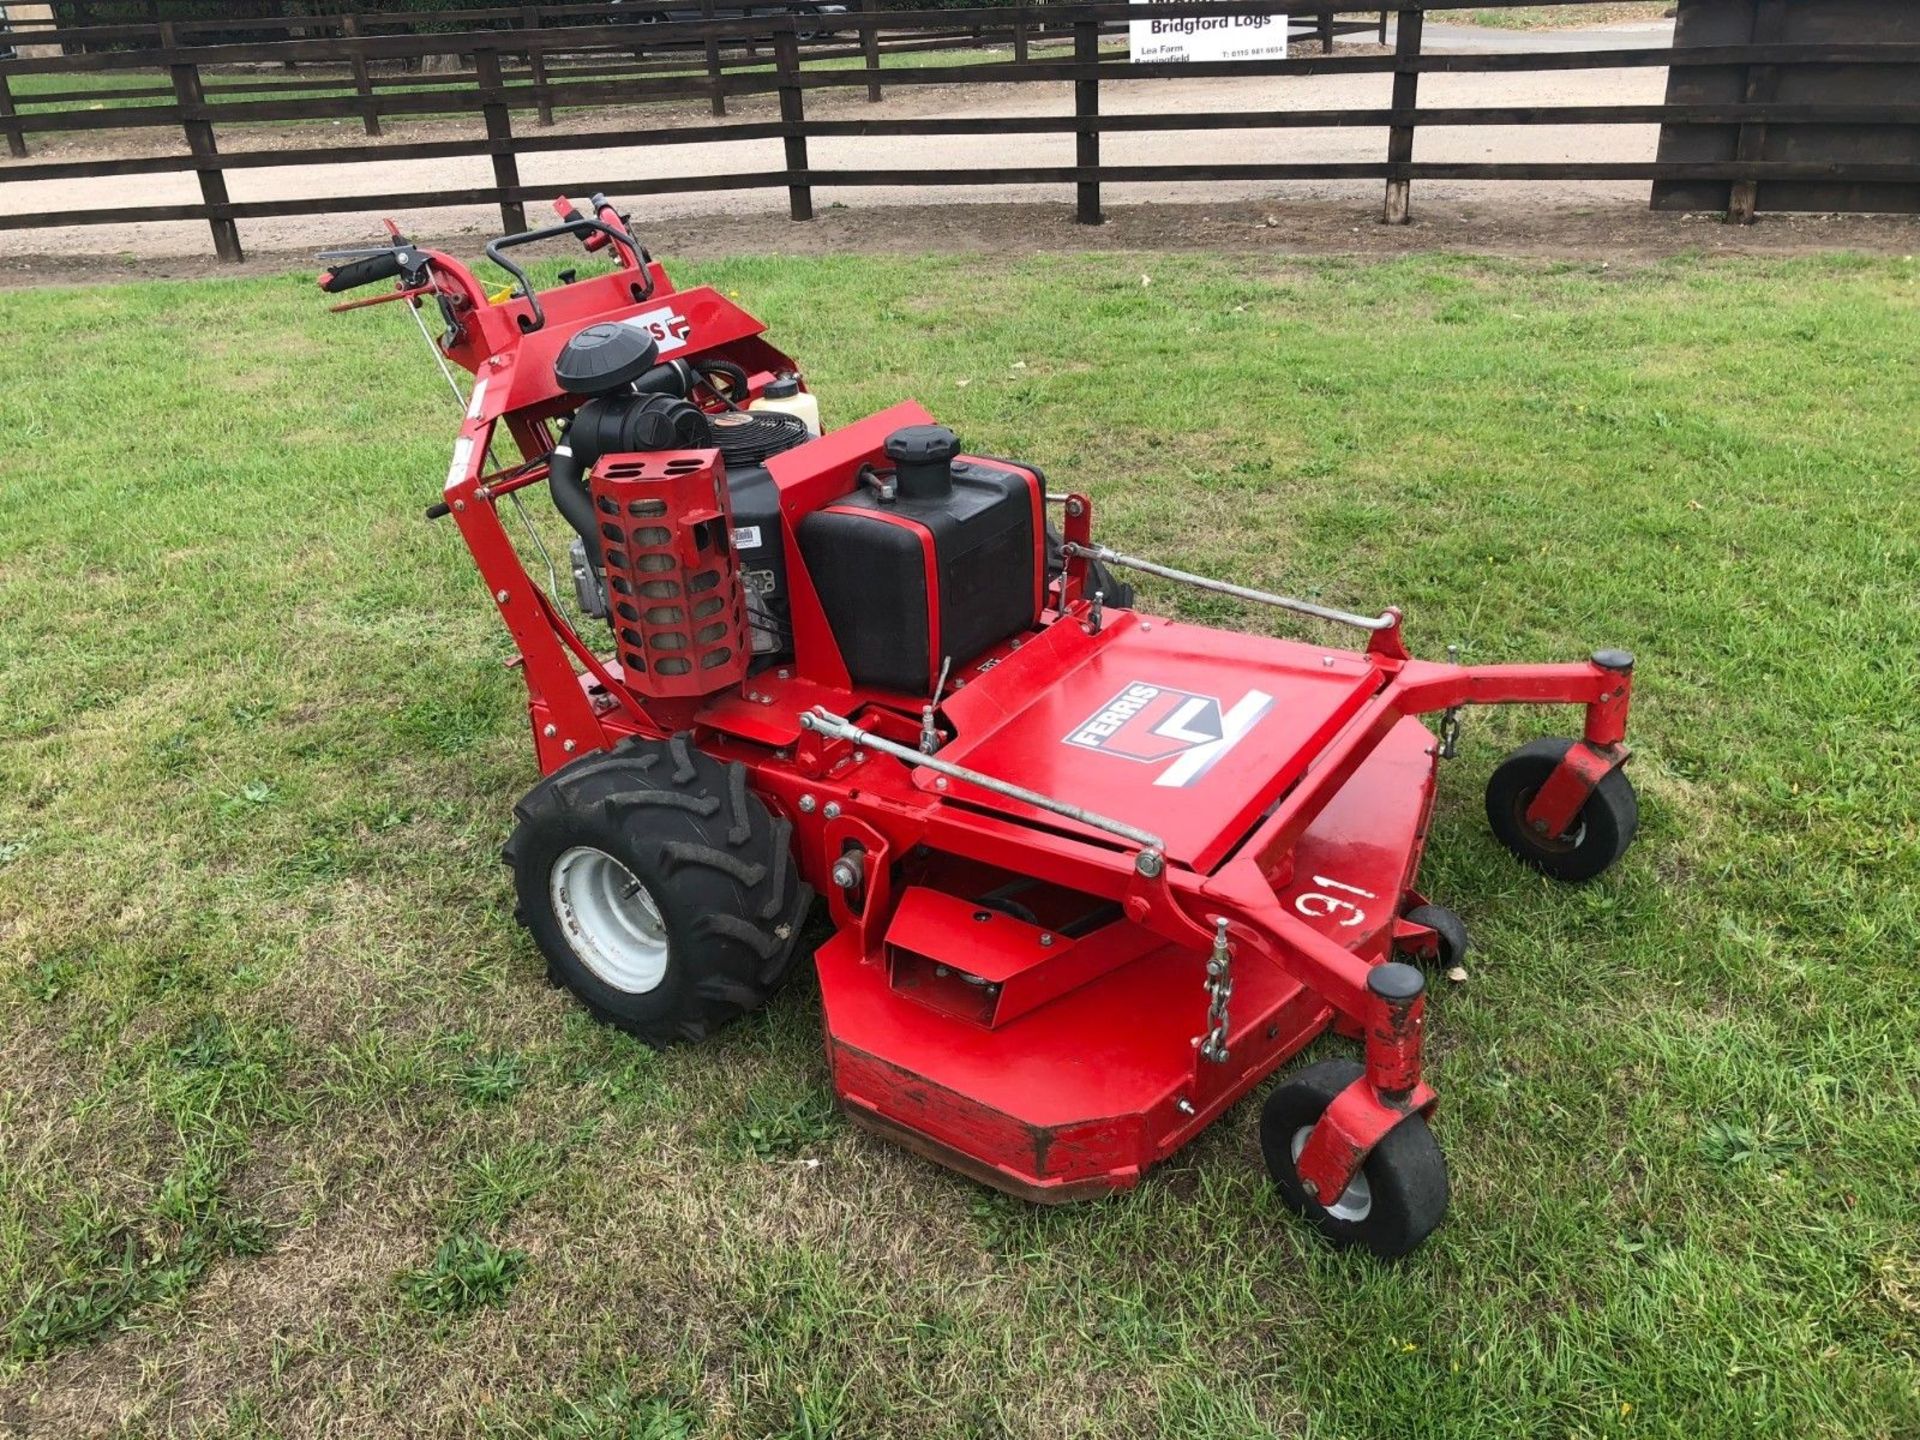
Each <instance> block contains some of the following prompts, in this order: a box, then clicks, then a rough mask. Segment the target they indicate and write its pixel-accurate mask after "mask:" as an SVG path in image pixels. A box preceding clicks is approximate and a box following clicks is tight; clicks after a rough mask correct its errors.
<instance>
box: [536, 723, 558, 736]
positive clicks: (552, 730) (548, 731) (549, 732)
mask: <svg viewBox="0 0 1920 1440" xmlns="http://www.w3.org/2000/svg"><path fill="white" fill-rule="evenodd" d="M540 733H541V734H542V735H544V736H546V737H547V739H549V740H551V739H552V738H553V737H554V736H556V735H558V734H559V733H560V727H559V726H558V725H549V726H547V727H546V728H545V729H543V730H542V731H541V732H540Z"/></svg>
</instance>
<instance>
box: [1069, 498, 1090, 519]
mask: <svg viewBox="0 0 1920 1440" xmlns="http://www.w3.org/2000/svg"><path fill="white" fill-rule="evenodd" d="M1067 513H1068V514H1069V515H1084V514H1086V513H1087V507H1086V506H1085V505H1084V504H1082V503H1081V502H1080V501H1078V500H1069V501H1067Z"/></svg>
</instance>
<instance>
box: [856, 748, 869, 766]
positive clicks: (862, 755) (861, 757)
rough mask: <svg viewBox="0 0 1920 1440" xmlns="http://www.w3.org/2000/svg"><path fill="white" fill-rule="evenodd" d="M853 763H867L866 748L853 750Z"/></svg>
mask: <svg viewBox="0 0 1920 1440" xmlns="http://www.w3.org/2000/svg"><path fill="white" fill-rule="evenodd" d="M853 763H854V764H856V765H864V764H866V763H867V752H866V751H864V750H856V751H854V752H853Z"/></svg>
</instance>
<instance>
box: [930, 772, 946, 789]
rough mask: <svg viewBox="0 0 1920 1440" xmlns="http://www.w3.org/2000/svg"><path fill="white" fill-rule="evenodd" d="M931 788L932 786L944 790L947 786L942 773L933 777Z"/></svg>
mask: <svg viewBox="0 0 1920 1440" xmlns="http://www.w3.org/2000/svg"><path fill="white" fill-rule="evenodd" d="M933 788H934V789H936V790H944V789H946V788H947V777H946V776H944V775H940V776H936V777H935V778H934V782H933Z"/></svg>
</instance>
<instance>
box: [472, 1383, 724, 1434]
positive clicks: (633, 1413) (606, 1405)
mask: <svg viewBox="0 0 1920 1440" xmlns="http://www.w3.org/2000/svg"><path fill="white" fill-rule="evenodd" d="M699 1431H700V1418H699V1415H698V1413H697V1412H696V1411H695V1410H694V1409H693V1408H692V1407H691V1406H690V1405H688V1404H687V1403H686V1402H684V1401H681V1400H676V1399H673V1398H672V1397H669V1396H665V1395H647V1394H642V1393H640V1392H639V1391H638V1390H636V1389H635V1388H634V1387H633V1386H632V1385H630V1384H629V1383H628V1382H627V1381H625V1380H621V1381H619V1382H616V1383H615V1384H612V1385H609V1386H608V1387H607V1388H605V1389H604V1390H600V1391H598V1392H597V1393H595V1394H593V1395H591V1396H589V1397H588V1398H586V1399H584V1400H569V1399H563V1400H557V1401H555V1402H554V1405H553V1410H552V1413H551V1414H550V1415H549V1416H547V1417H546V1418H545V1419H543V1420H537V1421H532V1422H528V1421H525V1420H522V1419H520V1418H518V1417H507V1416H502V1417H500V1418H498V1419H495V1420H492V1421H490V1423H489V1424H488V1426H487V1431H486V1433H487V1434H488V1435H489V1436H493V1437H499V1440H693V1437H694V1436H695V1435H697V1434H698V1433H699Z"/></svg>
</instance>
